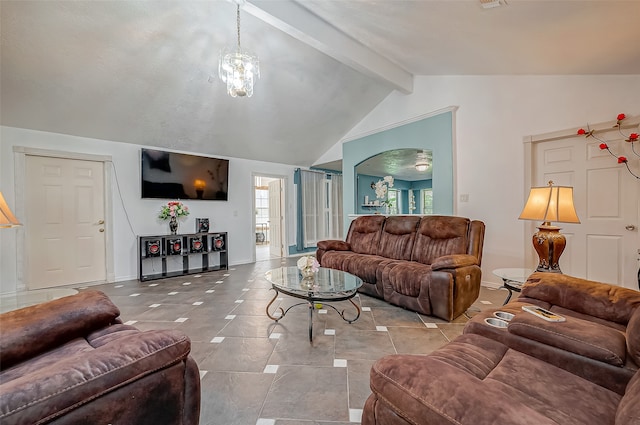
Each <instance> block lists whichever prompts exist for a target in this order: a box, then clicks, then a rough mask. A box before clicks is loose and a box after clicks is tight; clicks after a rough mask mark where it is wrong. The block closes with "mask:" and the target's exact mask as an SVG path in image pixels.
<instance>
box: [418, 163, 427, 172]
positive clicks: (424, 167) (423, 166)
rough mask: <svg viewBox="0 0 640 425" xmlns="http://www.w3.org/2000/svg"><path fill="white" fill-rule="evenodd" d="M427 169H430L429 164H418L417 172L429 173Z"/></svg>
mask: <svg viewBox="0 0 640 425" xmlns="http://www.w3.org/2000/svg"><path fill="white" fill-rule="evenodd" d="M427 168H429V164H427V163H420V164H416V170H418V171H427Z"/></svg>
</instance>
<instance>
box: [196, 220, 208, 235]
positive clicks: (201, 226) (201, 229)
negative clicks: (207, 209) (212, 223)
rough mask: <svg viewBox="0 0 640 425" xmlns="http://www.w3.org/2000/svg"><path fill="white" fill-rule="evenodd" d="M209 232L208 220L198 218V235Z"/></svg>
mask: <svg viewBox="0 0 640 425" xmlns="http://www.w3.org/2000/svg"><path fill="white" fill-rule="evenodd" d="M208 231H209V219H208V218H196V233H207V232H208Z"/></svg>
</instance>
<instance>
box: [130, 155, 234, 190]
mask: <svg viewBox="0 0 640 425" xmlns="http://www.w3.org/2000/svg"><path fill="white" fill-rule="evenodd" d="M141 157H142V166H141V170H142V172H141V174H142V179H141V180H142V198H159V199H204V200H214V201H226V200H227V198H228V189H229V160H228V159H219V158H210V157H206V156H198V155H188V154H183V153H175V152H165V151H158V150H153V149H144V148H143V149H142V155H141Z"/></svg>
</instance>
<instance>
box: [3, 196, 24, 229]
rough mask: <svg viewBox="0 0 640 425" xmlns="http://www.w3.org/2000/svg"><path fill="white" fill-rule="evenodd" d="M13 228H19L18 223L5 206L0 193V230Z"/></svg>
mask: <svg viewBox="0 0 640 425" xmlns="http://www.w3.org/2000/svg"><path fill="white" fill-rule="evenodd" d="M13 226H20V222H19V221H18V219H17V218H16V217H15V216H14V215H13V213H12V212H11V210H10V209H9V205H7V201H5V200H4V196H2V192H0V228H8V227H13Z"/></svg>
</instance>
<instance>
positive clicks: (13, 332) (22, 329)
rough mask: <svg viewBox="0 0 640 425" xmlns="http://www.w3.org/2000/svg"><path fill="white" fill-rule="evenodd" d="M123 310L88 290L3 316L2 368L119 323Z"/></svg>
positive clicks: (0, 344)
mask: <svg viewBox="0 0 640 425" xmlns="http://www.w3.org/2000/svg"><path fill="white" fill-rule="evenodd" d="M119 315H120V310H118V307H116V306H115V305H114V304H113V303H112V302H111V301H110V300H109V298H108V297H107V296H106V295H105V294H104V293H102V292H100V291H86V292H81V293H79V294H76V295H71V296H69V297H64V298H59V299H57V300H53V301H48V302H45V303H42V304H37V305H34V306H30V307H25V308H22V309H19V310H14V311H10V312H8V313H4V314H2V315H0V323H2V332H0V365H1V366H0V367H1V368H2V369H3V370H4V369H7V368H9V367H11V366H12V365H14V364H16V363H18V362H20V361H24V360H26V359H29V358H31V357H34V356H36V355H38V354H40V353H42V352H45V351H47V350H48V349H49V348H51V347H56V346H60V345H62V344H64V343H66V342H68V341H71V340H72V339H75V338H78V337H81V336H85V335H87V334H89V333H90V332H92V331H94V330H97V329H100V328H102V327H105V326H108V325H110V324H112V323H114V322H115V320H116V318H117V317H118V316H119Z"/></svg>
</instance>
